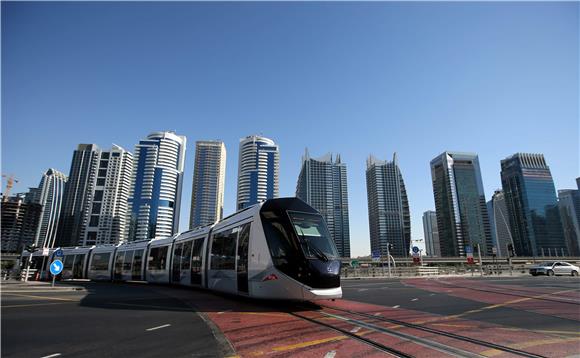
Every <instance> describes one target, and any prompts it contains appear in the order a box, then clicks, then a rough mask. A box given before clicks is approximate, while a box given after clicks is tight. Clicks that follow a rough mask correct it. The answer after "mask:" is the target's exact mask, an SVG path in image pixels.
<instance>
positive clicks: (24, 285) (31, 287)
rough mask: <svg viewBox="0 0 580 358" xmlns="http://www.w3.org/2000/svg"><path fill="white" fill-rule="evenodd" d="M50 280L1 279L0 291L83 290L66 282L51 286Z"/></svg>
mask: <svg viewBox="0 0 580 358" xmlns="http://www.w3.org/2000/svg"><path fill="white" fill-rule="evenodd" d="M51 285H52V282H44V281H28V282H24V281H18V280H1V281H0V292H1V293H21V292H22V293H31V292H36V293H39V292H66V291H84V290H85V289H84V288H83V287H79V286H71V285H69V284H67V283H66V282H55V284H54V287H51Z"/></svg>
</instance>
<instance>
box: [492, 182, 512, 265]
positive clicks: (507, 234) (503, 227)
mask: <svg viewBox="0 0 580 358" xmlns="http://www.w3.org/2000/svg"><path fill="white" fill-rule="evenodd" d="M487 209H488V211H489V221H490V226H491V234H492V237H493V244H494V246H495V248H496V250H497V256H498V257H507V256H509V252H508V245H510V244H511V245H513V244H514V241H513V239H512V234H511V230H510V223H509V215H508V213H507V206H506V202H505V195H504V193H503V191H502V190H496V191H495V192H494V193H493V196H492V198H491V200H490V201H488V202H487Z"/></svg>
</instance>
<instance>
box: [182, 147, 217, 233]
mask: <svg viewBox="0 0 580 358" xmlns="http://www.w3.org/2000/svg"><path fill="white" fill-rule="evenodd" d="M225 178H226V146H225V145H224V143H223V142H221V141H197V142H196V143H195V164H194V169H193V185H192V189H191V211H190V216H189V228H190V229H193V228H194V227H198V226H203V225H208V224H213V223H214V222H216V221H218V220H220V219H222V218H223V214H224V186H225Z"/></svg>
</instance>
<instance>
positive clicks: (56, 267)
mask: <svg viewBox="0 0 580 358" xmlns="http://www.w3.org/2000/svg"><path fill="white" fill-rule="evenodd" d="M62 268H63V264H62V261H60V260H54V261H53V262H52V263H51V264H50V273H51V274H53V275H55V276H56V275H58V274H59V273H61V272H62Z"/></svg>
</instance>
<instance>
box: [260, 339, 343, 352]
mask: <svg viewBox="0 0 580 358" xmlns="http://www.w3.org/2000/svg"><path fill="white" fill-rule="evenodd" d="M347 338H348V336H334V337H328V338H323V339H316V340H313V341H307V342H301V343H296V344H290V345H287V346H279V347H274V348H272V351H274V352H281V351H289V350H292V349H297V348H304V347H310V346H315V345H317V344H322V343H327V342H333V341H340V340H343V339H347Z"/></svg>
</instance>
